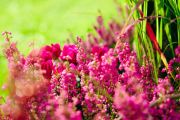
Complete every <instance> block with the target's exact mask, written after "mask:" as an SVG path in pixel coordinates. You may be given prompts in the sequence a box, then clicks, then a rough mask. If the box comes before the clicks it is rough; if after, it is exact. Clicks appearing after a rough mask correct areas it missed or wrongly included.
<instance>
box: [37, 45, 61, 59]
mask: <svg viewBox="0 0 180 120" xmlns="http://www.w3.org/2000/svg"><path fill="white" fill-rule="evenodd" d="M60 53H61V49H60V45H59V44H58V43H56V44H51V46H48V45H47V46H45V47H43V48H42V49H41V52H40V57H41V58H42V60H44V61H47V60H51V59H57V58H58V57H59V55H60Z"/></svg>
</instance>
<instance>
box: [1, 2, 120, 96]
mask: <svg viewBox="0 0 180 120" xmlns="http://www.w3.org/2000/svg"><path fill="white" fill-rule="evenodd" d="M119 1H121V0H119ZM122 3H123V2H122ZM117 14H118V13H117V9H116V4H115V3H114V1H113V0H0V32H1V33H2V32H3V31H10V32H12V34H13V40H14V41H17V43H18V48H19V49H20V50H21V52H23V53H25V54H27V53H28V52H29V51H30V50H31V49H32V46H30V44H31V43H33V42H34V45H35V47H37V48H38V47H40V46H42V45H45V44H50V43H54V42H59V43H60V44H61V45H62V44H63V43H64V42H65V41H66V39H67V38H68V37H69V36H70V33H73V36H74V37H76V36H81V37H85V36H86V35H87V32H89V31H92V30H93V24H95V22H96V17H97V16H98V15H102V16H103V17H104V18H105V21H108V20H109V19H111V18H115V17H116V16H117ZM3 42H4V40H3V37H2V36H0V44H1V45H2V43H3ZM7 73H8V72H7V61H6V59H5V58H4V57H3V55H2V47H0V86H2V84H3V83H4V81H5V80H6V79H7ZM0 94H1V95H2V96H4V94H5V92H3V91H2V90H0Z"/></svg>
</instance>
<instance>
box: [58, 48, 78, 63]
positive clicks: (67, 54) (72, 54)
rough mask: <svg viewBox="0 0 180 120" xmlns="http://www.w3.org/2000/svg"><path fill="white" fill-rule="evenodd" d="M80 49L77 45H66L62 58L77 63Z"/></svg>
mask: <svg viewBox="0 0 180 120" xmlns="http://www.w3.org/2000/svg"><path fill="white" fill-rule="evenodd" d="M77 52H78V49H77V47H76V45H64V48H63V50H62V52H61V58H62V59H63V60H68V61H69V62H73V63H76V55H77Z"/></svg>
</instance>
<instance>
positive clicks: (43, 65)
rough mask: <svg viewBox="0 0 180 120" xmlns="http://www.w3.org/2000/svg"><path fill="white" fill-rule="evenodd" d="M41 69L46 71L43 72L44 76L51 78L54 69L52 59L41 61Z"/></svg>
mask: <svg viewBox="0 0 180 120" xmlns="http://www.w3.org/2000/svg"><path fill="white" fill-rule="evenodd" d="M41 69H42V70H44V71H45V72H44V73H43V75H44V77H45V78H47V79H50V78H51V73H52V69H53V63H52V61H51V60H48V61H43V62H41Z"/></svg>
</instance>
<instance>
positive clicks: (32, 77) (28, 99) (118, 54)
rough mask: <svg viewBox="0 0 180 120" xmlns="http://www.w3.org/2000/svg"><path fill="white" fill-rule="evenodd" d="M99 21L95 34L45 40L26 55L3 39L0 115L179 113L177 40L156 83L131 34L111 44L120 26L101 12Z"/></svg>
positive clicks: (139, 118)
mask: <svg viewBox="0 0 180 120" xmlns="http://www.w3.org/2000/svg"><path fill="white" fill-rule="evenodd" d="M97 22H98V25H96V26H95V27H94V28H95V30H96V31H97V35H93V34H89V35H88V37H87V40H86V41H83V40H82V39H81V38H79V37H78V38H77V43H76V44H66V45H64V47H62V49H61V47H60V45H59V44H58V43H56V44H52V45H48V46H44V47H42V48H41V49H40V50H33V51H32V52H31V53H30V54H29V55H28V56H27V57H24V56H23V55H22V54H21V53H20V52H19V51H18V49H17V47H16V44H15V43H13V42H12V41H10V39H7V40H6V43H5V49H4V53H5V56H6V58H7V59H8V65H9V74H10V81H9V82H8V83H7V84H8V88H9V91H10V94H9V96H8V97H7V98H6V101H5V103H3V104H0V119H1V120H11V119H12V120H32V119H33V120H34V119H35V120H44V119H46V120H82V119H85V120H86V119H88V120H89V119H94V120H102V119H103V120H109V119H123V120H147V119H148V120H154V119H155V120H156V119H157V120H158V119H164V120H179V119H180V111H179V108H180V101H179V97H180V94H179V91H180V87H179V84H180V82H179V78H180V72H179V71H180V70H179V69H180V64H179V63H180V56H179V53H180V46H179V47H178V48H177V49H176V50H175V53H176V56H175V58H173V59H172V60H170V62H169V67H168V70H166V71H165V72H166V73H167V76H165V77H159V80H158V83H155V82H154V81H153V78H152V72H151V71H152V70H153V69H152V67H151V63H150V62H148V60H147V62H145V63H144V64H142V65H140V64H139V62H138V59H137V56H136V53H135V51H133V50H132V49H131V45H130V43H129V38H130V36H128V37H127V38H128V39H125V40H120V42H119V44H118V46H117V48H115V47H114V46H115V43H116V42H117V40H118V39H117V38H119V36H118V34H117V33H118V32H120V30H121V26H120V25H119V24H118V23H117V22H116V21H113V22H111V23H110V24H109V27H108V28H106V27H105V25H104V23H103V19H102V17H100V16H99V17H98V19H97ZM128 32H131V31H128ZM4 34H5V35H6V38H7V37H8V36H9V35H10V34H9V33H4ZM127 35H131V33H127ZM142 59H148V58H142ZM144 61H145V60H144ZM169 73H172V74H173V75H174V76H175V78H174V79H172V78H171V76H169Z"/></svg>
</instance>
